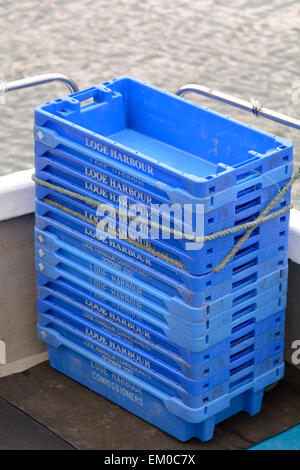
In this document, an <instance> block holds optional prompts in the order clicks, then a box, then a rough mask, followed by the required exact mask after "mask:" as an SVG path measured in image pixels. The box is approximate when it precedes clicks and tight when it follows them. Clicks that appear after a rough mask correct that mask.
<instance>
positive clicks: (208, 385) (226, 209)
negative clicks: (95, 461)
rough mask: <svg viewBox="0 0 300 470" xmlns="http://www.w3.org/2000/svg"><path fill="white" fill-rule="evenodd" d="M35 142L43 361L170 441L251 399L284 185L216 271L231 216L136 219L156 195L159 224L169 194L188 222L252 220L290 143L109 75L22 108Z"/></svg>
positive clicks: (288, 168)
mask: <svg viewBox="0 0 300 470" xmlns="http://www.w3.org/2000/svg"><path fill="white" fill-rule="evenodd" d="M35 152H36V178H37V179H36V182H37V183H38V184H37V185H36V228H35V247H36V269H37V283H38V311H39V322H38V332H39V337H40V338H41V339H42V340H44V341H45V342H46V343H47V345H48V350H49V356H50V363H51V365H52V366H53V367H54V368H56V369H57V370H59V371H61V372H62V373H64V374H66V375H68V376H70V377H72V378H73V379H75V380H77V381H78V382H80V383H82V384H83V385H85V386H87V387H89V388H91V389H92V390H94V391H96V392H98V393H99V394H101V395H103V396H104V397H106V398H108V399H109V400H112V401H113V402H115V403H117V404H118V405H120V406H122V407H123V408H125V409H127V410H129V411H131V412H133V413H134V414H136V415H137V416H139V417H141V418H143V419H145V420H146V421H148V422H150V423H152V424H154V425H155V426H157V427H159V428H161V429H163V430H164V431H166V432H168V433H170V434H171V435H173V436H175V437H176V438H178V439H180V440H183V441H185V440H188V439H190V438H192V437H198V438H199V439H201V440H203V441H206V440H209V439H211V438H212V436H213V433H214V426H215V424H217V423H219V422H221V421H223V420H224V419H227V418H228V417H230V416H232V415H233V414H235V413H238V412H239V411H246V412H248V413H249V414H251V415H254V414H256V413H258V412H259V411H260V409H261V405H262V398H263V393H264V389H265V387H267V386H269V385H271V384H272V383H274V382H276V381H278V380H279V379H280V378H282V376H283V372H284V362H283V346H284V321H285V307H286V294H287V238H288V218H289V216H288V211H286V212H284V208H285V207H287V206H288V205H289V203H290V191H287V192H286V193H285V194H284V195H283V196H282V198H281V199H280V200H279V201H278V203H277V204H276V205H275V206H274V207H273V208H272V209H271V212H276V211H278V210H281V212H280V213H279V214H278V215H276V216H274V217H273V218H270V220H268V221H265V222H263V223H260V224H259V225H257V226H256V228H254V229H253V231H252V233H251V235H250V236H249V238H248V239H247V240H245V242H244V243H243V244H242V245H241V247H240V248H239V250H238V251H237V253H234V254H233V257H232V258H231V259H230V261H229V262H228V263H227V264H226V265H225V266H224V267H222V268H221V269H219V265H220V263H221V262H222V260H224V258H225V257H226V255H227V254H228V253H229V252H230V250H231V249H232V248H233V246H234V245H235V244H236V243H237V242H238V241H239V240H240V239H241V237H242V235H243V234H244V233H245V229H240V230H239V231H233V232H229V233H228V234H226V235H223V236H220V237H218V238H214V237H210V238H209V239H205V241H204V242H201V240H199V239H197V240H198V241H192V240H191V239H190V238H188V237H185V236H184V237H182V238H180V237H176V236H175V235H174V234H173V232H172V233H171V236H169V237H168V236H166V233H167V232H166V231H164V230H161V229H159V230H158V232H159V237H158V238H155V237H154V236H153V233H154V229H155V227H156V226H154V228H153V227H151V230H150V231H149V232H148V234H147V233H146V235H145V233H144V232H143V231H142V230H141V227H143V228H144V222H143V221H144V220H145V219H147V217H148V215H149V213H150V212H151V210H153V212H152V213H151V214H152V219H151V220H153V219H154V218H156V219H155V220H157V222H158V226H160V227H161V226H165V225H164V224H165V219H163V217H162V216H161V213H160V209H158V208H161V207H162V206H161V205H162V204H164V205H165V207H170V206H172V205H175V206H172V207H173V209H174V214H173V212H172V213H171V217H170V228H171V230H172V229H173V230H177V226H178V224H179V225H180V223H182V221H183V220H182V213H180V212H179V213H177V212H176V211H175V209H176V208H177V209H178V208H182V207H185V208H186V210H187V212H186V213H184V215H185V216H186V214H188V216H189V217H188V216H186V217H187V218H188V220H189V221H190V222H189V224H186V226H183V228H189V229H190V230H191V229H192V228H193V229H196V228H197V227H198V226H197V227H196V225H197V223H198V219H197V217H198V215H197V214H200V216H199V220H201V221H202V224H201V230H202V232H201V236H202V235H204V236H209V235H212V234H215V233H218V232H220V231H223V230H224V229H229V228H232V227H236V226H238V225H240V224H247V223H249V222H253V221H255V220H256V219H257V217H258V216H259V215H260V214H261V212H262V211H263V209H265V208H266V206H267V205H268V204H269V202H270V201H271V200H272V199H273V198H274V197H275V196H276V195H277V194H278V193H279V192H280V190H281V189H282V188H284V187H285V185H286V184H287V183H288V182H289V181H290V179H291V175H292V169H293V163H292V145H291V144H290V143H289V142H287V141H286V140H283V139H281V138H278V137H275V136H272V135H269V134H266V133H264V132H261V131H258V130H257V129H254V128H252V127H251V126H247V125H244V124H242V123H240V122H237V121H234V120H232V119H229V118H228V117H226V116H222V115H220V114H218V113H215V112H212V111H210V110H208V109H206V108H201V107H199V106H196V105H194V104H192V103H189V102H187V101H185V100H183V99H182V98H179V97H176V96H174V95H172V94H169V93H167V92H165V91H161V90H159V89H157V88H155V87H152V86H149V85H147V84H145V83H143V82H139V81H137V80H134V79H131V78H119V79H114V80H111V81H110V82H106V83H104V84H102V85H99V86H97V87H92V88H90V89H88V90H85V91H82V92H78V93H75V94H73V95H70V96H67V97H65V98H63V99H57V100H54V101H51V102H48V103H45V104H43V105H41V106H39V107H37V108H36V112H35ZM121 201H122V204H123V206H122V207H123V209H124V208H126V210H127V215H126V217H127V219H124V214H123V212H120V207H121V206H120V202H121ZM100 204H106V205H108V206H106V207H107V212H106V213H105V217H106V222H107V225H106V226H104V225H99V224H100V222H101V220H102V221H103V220H104V219H103V218H101V215H103V214H104V212H102V213H101V215H99V208H100V207H102V208H103V206H100ZM136 204H140V206H139V207H140V213H139V214H140V215H141V219H142V222H141V223H140V225H139V224H136V225H134V224H133V223H132V222H133V221H134V220H136V219H135V218H134V216H133V214H134V210H135V209H136V206H135V205H136ZM141 204H143V206H141ZM141 207H142V209H141ZM197 208H200V209H199V211H198V209H197ZM110 209H114V210H110ZM114 211H115V212H114ZM114 214H115V215H114ZM121 216H122V217H121ZM154 216H155V217H154ZM147 220H150V219H147ZM147 226H148V225H147V224H146V227H147ZM105 227H106V228H105ZM113 229H116V230H115V234H114V233H113ZM177 232H178V230H177ZM182 232H184V230H183V229H182V231H181V233H182ZM184 233H185V232H184ZM188 233H189V234H190V232H188ZM124 234H125V235H124ZM179 234H180V230H179ZM113 235H114V236H113ZM167 235H168V233H167ZM173 235H174V236H173ZM215 268H217V270H215Z"/></svg>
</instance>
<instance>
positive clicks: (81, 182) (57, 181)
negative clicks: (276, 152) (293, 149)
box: [36, 157, 293, 247]
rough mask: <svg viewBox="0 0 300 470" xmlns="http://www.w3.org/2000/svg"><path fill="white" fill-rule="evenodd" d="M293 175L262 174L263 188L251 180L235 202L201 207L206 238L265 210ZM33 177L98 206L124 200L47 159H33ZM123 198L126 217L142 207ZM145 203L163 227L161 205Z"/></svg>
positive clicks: (286, 170)
mask: <svg viewBox="0 0 300 470" xmlns="http://www.w3.org/2000/svg"><path fill="white" fill-rule="evenodd" d="M292 172H293V162H290V163H289V164H287V165H283V166H281V167H278V168H276V169H275V170H272V171H270V172H268V173H266V174H264V175H263V178H264V180H265V183H264V184H259V183H257V182H256V181H253V180H250V181H249V182H248V186H247V187H245V188H243V189H240V188H239V191H237V192H236V197H235V199H234V200H233V201H232V202H230V203H225V202H224V201H223V203H222V205H220V206H219V207H214V204H213V205H210V206H209V210H207V208H206V207H205V205H203V204H201V205H202V206H203V226H204V229H205V234H207V233H211V231H212V230H214V231H218V230H220V229H222V228H226V227H229V226H232V225H233V223H232V219H234V218H236V219H237V220H238V219H245V218H246V217H248V216H249V215H251V214H253V213H254V212H255V210H256V211H257V210H261V208H262V207H265V205H266V203H267V202H269V200H270V199H273V198H274V197H275V196H276V195H277V194H278V192H279V191H280V189H281V188H282V187H283V186H285V185H286V184H287V183H288V181H289V180H290V178H291V176H292ZM36 176H37V177H38V178H40V179H41V180H43V181H47V182H49V183H51V184H54V185H57V186H59V187H61V188H65V189H68V190H70V191H75V192H76V193H77V194H81V195H82V196H86V197H87V198H92V199H94V200H96V201H98V202H99V203H103V204H111V205H112V206H114V207H116V208H118V207H119V198H120V197H124V193H122V192H120V191H118V189H116V188H111V189H110V188H109V187H107V185H105V184H101V183H95V182H93V180H92V179H91V178H90V177H89V176H88V175H86V174H82V173H78V172H76V171H75V170H74V169H73V168H72V167H71V168H70V167H69V166H68V165H62V164H59V163H56V162H53V161H52V160H51V159H49V158H43V157H37V158H36ZM38 188H39V189H40V190H41V191H39V192H38V193H37V195H38V197H39V198H40V197H43V194H45V187H40V186H38ZM134 188H135V186H134V185H133V186H132V191H134ZM43 190H44V191H43ZM46 191H48V192H49V194H54V195H55V194H56V193H57V191H53V190H48V189H46ZM46 194H47V193H46ZM126 198H127V208H128V213H129V214H133V215H134V214H135V210H132V207H134V206H135V205H136V204H137V203H141V201H139V199H138V197H136V198H134V197H131V196H130V195H126ZM144 199H146V201H147V203H144V202H142V204H143V207H145V217H146V213H147V215H148V217H149V215H150V213H151V212H150V209H151V211H152V212H153V213H154V214H158V215H160V223H162V219H161V214H160V211H159V210H157V209H156V207H155V205H158V204H159V205H160V204H163V202H162V201H159V200H156V199H154V200H153V199H152V198H151V197H150V196H148V197H147V194H145V195H144ZM288 200H289V198H288ZM198 204H200V202H198ZM181 207H183V206H181ZM195 209H196V205H195V204H194V205H192V204H191V205H187V207H185V210H186V211H187V213H189V214H190V216H191V220H192V223H193V226H194V225H195V216H193V217H192V213H194V212H195ZM205 209H206V210H205ZM175 215H176V214H174V216H173V215H172V217H171V219H172V221H173V219H174V218H176V217H175ZM177 220H178V218H177ZM179 220H180V222H182V217H181V218H179ZM172 227H173V224H172ZM168 243H173V244H175V245H179V246H182V247H185V242H184V240H173V239H172V240H168Z"/></svg>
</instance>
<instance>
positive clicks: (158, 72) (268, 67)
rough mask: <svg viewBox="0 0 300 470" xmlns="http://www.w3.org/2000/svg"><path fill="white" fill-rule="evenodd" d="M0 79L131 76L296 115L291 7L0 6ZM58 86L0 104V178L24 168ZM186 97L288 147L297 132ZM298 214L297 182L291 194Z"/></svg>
mask: <svg viewBox="0 0 300 470" xmlns="http://www.w3.org/2000/svg"><path fill="white" fill-rule="evenodd" d="M0 31H1V48H0V64H1V65H0V74H2V75H3V77H4V78H5V80H7V81H9V80H14V79H18V78H22V77H26V76H30V75H35V74H40V73H44V72H60V73H64V74H67V75H69V76H70V77H72V78H73V79H74V80H75V81H76V82H77V83H78V84H79V88H80V89H84V88H86V87H88V86H91V85H95V84H97V83H100V82H102V81H106V80H108V79H111V78H114V77H116V76H119V75H131V76H133V77H136V78H140V79H142V80H145V81H148V82H150V83H152V84H154V85H157V86H159V87H162V88H164V89H167V90H169V91H174V92H175V91H176V89H177V88H178V87H179V86H181V85H183V84H185V83H188V82H193V83H198V84H201V85H205V86H208V87H213V88H217V89H219V90H221V91H224V92H227V93H230V94H233V95H236V96H238V97H240V98H244V99H246V100H248V99H249V98H250V97H251V96H254V97H255V98H257V99H258V100H259V101H260V102H261V103H262V104H263V105H264V106H266V107H268V108H271V109H274V110H277V111H279V112H282V113H285V114H288V115H290V116H293V117H298V118H299V117H300V65H299V64H300V47H299V45H300V5H299V1H298V0H291V1H283V0H251V1H250V0H231V1H230V2H228V1H226V0H201V1H200V0H198V1H197V0H196V1H187V0H173V1H167V0H165V1H163V0H144V1H138V0H110V1H109V2H107V1H104V0H78V1H70V0H52V2H40V0H24V1H22V2H21V1H17V2H16V1H12V0H6V1H5V2H2V3H1V4H0ZM65 94H66V88H65V87H64V86H63V85H61V84H51V85H47V86H45V85H44V86H42V87H39V88H35V89H34V88H33V89H27V90H21V91H16V92H13V93H10V94H8V95H7V96H6V100H5V101H6V102H5V103H2V104H0V175H5V174H8V173H11V172H12V171H17V170H22V169H26V168H31V167H32V166H33V162H34V157H33V153H34V152H33V138H32V126H33V112H34V107H35V106H36V105H37V104H40V103H42V102H45V101H48V100H50V99H53V98H58V97H61V96H62V95H65ZM189 99H195V101H197V102H199V103H201V104H203V105H205V106H209V107H211V108H212V109H216V110H218V111H220V112H222V113H225V114H227V115H230V116H232V117H235V118H238V119H241V120H242V121H244V122H247V123H251V124H254V125H256V126H257V127H259V128H262V129H265V130H267V131H269V132H271V133H273V134H277V135H279V136H282V137H285V138H287V139H289V140H291V141H292V142H293V143H294V152H295V153H294V154H295V161H296V162H298V164H300V132H299V131H297V130H293V129H291V128H287V127H285V126H281V125H280V124H276V123H272V122H269V121H267V120H264V119H263V118H257V117H255V116H252V115H251V114H250V113H246V112H242V111H238V110H235V109H234V108H231V107H229V106H228V105H227V106H226V105H224V104H220V103H216V102H214V101H212V100H208V99H204V98H201V97H196V96H195V98H194V97H193V95H190V96H189ZM293 200H294V205H295V207H297V208H298V209H300V184H298V185H297V186H296V187H294V189H293Z"/></svg>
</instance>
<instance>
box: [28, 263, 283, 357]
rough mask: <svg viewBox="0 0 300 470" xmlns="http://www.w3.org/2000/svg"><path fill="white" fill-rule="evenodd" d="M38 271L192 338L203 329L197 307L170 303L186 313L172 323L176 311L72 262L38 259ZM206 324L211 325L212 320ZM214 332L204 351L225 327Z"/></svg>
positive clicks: (249, 278)
mask: <svg viewBox="0 0 300 470" xmlns="http://www.w3.org/2000/svg"><path fill="white" fill-rule="evenodd" d="M265 264H267V263H265ZM262 266H263V267H264V265H258V266H256V268H261V267H262ZM271 266H273V263H271ZM36 268H37V270H38V271H39V272H40V271H43V275H45V276H46V277H47V278H49V279H52V280H56V279H64V280H67V281H69V282H71V283H73V284H75V285H76V284H77V285H78V287H83V288H85V289H86V290H87V291H88V292H93V291H94V292H95V294H93V295H95V297H96V298H97V297H98V298H100V299H105V302H106V303H107V304H108V305H110V306H113V305H115V304H116V303H117V302H116V301H117V300H118V301H119V302H121V303H122V305H123V306H124V307H125V308H126V307H127V308H128V309H131V310H133V309H135V312H137V314H138V312H140V313H142V312H143V313H147V314H148V315H151V316H152V317H154V318H157V319H159V320H164V319H168V321H169V322H171V323H172V325H177V324H179V327H178V328H181V330H182V329H184V332H183V334H184V333H185V334H186V335H187V336H188V334H190V335H191V336H189V337H193V335H194V334H195V330H196V331H197V332H198V331H199V330H200V331H202V329H203V327H202V325H201V327H200V328H199V329H198V328H197V323H196V322H197V319H198V318H199V317H198V318H197V313H198V312H197V310H198V309H197V308H193V307H189V306H187V305H186V304H184V303H182V304H181V305H178V304H176V303H175V305H174V303H171V302H172V300H171V302H170V305H171V307H173V308H174V307H175V308H176V309H178V307H179V308H180V309H181V311H182V312H185V313H186V317H185V319H181V320H180V319H179V318H178V317H176V315H175V317H176V318H175V320H174V321H172V320H171V318H172V314H173V312H172V311H171V309H169V310H167V309H163V308H162V306H159V305H155V304H154V303H153V302H151V300H148V299H145V298H142V297H140V296H137V295H136V294H133V293H132V291H128V290H125V289H121V288H120V287H118V286H116V285H115V284H114V283H111V282H109V281H106V280H103V278H101V279H99V278H98V276H93V275H90V273H89V272H88V271H87V270H85V269H83V268H82V267H81V266H79V265H78V264H74V263H69V262H68V261H66V262H63V263H59V265H57V266H53V265H51V264H48V263H46V262H45V261H43V262H41V261H39V260H38V259H37V260H36ZM272 271H273V269H272V270H271V272H272ZM246 279H247V281H248V286H249V285H250V284H249V282H253V283H254V282H255V281H256V280H257V271H256V272H254V275H252V276H251V275H250V276H247V278H246ZM283 295H284V294H283ZM175 300H176V299H175ZM281 302H282V300H281ZM239 307H240V306H239ZM239 307H238V308H236V309H234V311H233V313H235V312H236V313H237V314H238V312H239V311H240V309H239ZM188 308H189V309H191V310H192V313H194V314H196V322H190V319H189V317H188V313H189V311H188ZM200 312H201V310H200ZM200 312H199V313H200ZM221 312H222V310H220V313H221ZM223 318H224V317H223V316H222V314H221V317H219V318H218V315H214V319H213V320H212V323H213V324H214V323H215V324H217V323H218V322H222V319H223ZM198 321H199V320H198ZM207 321H208V322H209V320H207ZM206 324H207V323H206ZM220 330H221V331H220ZM212 331H214V334H212V332H210V331H209V329H208V334H207V335H205V340H204V338H203V348H205V347H207V346H209V345H212V344H213V343H212V342H215V341H216V339H217V337H218V336H219V335H221V336H224V335H226V329H225V327H224V326H223V327H222V328H218V329H217V330H212ZM209 333H210V334H209Z"/></svg>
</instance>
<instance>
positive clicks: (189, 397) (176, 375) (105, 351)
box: [39, 308, 284, 408]
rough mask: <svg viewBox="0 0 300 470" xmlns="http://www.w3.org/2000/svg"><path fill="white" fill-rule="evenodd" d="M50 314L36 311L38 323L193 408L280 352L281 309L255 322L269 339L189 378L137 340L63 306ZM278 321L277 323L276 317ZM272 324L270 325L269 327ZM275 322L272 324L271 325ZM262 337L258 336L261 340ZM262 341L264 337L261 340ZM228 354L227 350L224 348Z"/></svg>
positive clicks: (257, 370)
mask: <svg viewBox="0 0 300 470" xmlns="http://www.w3.org/2000/svg"><path fill="white" fill-rule="evenodd" d="M50 311H51V313H50V314H46V315H45V314H41V313H40V315H39V325H41V326H44V327H46V328H48V327H49V328H51V329H52V330H54V331H57V332H59V333H60V334H61V335H62V336H64V337H66V338H68V339H70V340H71V341H72V342H74V343H75V344H78V345H79V346H82V347H84V348H87V349H88V350H91V351H93V352H94V353H95V354H96V355H99V356H100V357H101V358H105V359H106V360H109V361H113V362H115V363H117V364H118V367H120V368H121V369H127V370H129V371H130V372H131V374H132V375H133V376H135V377H139V378H142V379H143V380H144V381H145V382H147V383H149V384H151V385H153V386H155V387H157V388H159V389H160V390H162V391H165V392H167V393H168V394H171V395H172V394H173V395H174V396H176V397H177V398H179V399H180V400H182V401H183V402H184V403H185V404H186V405H188V406H191V407H193V408H197V407H199V406H201V404H202V402H203V397H204V396H207V401H211V400H213V399H215V398H217V397H219V396H222V395H224V394H226V393H228V390H229V387H230V383H232V382H237V381H239V383H242V382H243V380H244V379H245V377H248V376H249V374H251V375H252V378H255V377H257V376H258V375H259V374H261V373H262V370H263V369H264V368H265V367H266V363H267V362H268V363H271V362H272V361H273V360H278V359H280V358H281V357H282V356H283V351H282V348H283V342H282V341H281V343H279V341H278V339H280V337H281V339H282V338H283V334H284V324H283V323H282V320H283V319H284V312H278V313H276V314H274V315H273V316H272V318H269V319H268V320H267V321H264V322H257V323H256V325H255V329H256V330H255V331H257V335H258V337H261V336H262V333H261V332H262V331H264V330H265V336H268V338H269V340H270V339H271V338H272V341H269V342H268V343H267V345H266V347H265V348H263V349H257V350H254V351H252V350H251V349H248V348H247V350H246V351H243V352H240V353H238V354H234V353H233V352H232V354H231V357H230V364H229V367H227V368H224V369H221V370H219V371H217V372H215V373H209V374H206V376H205V377H204V378H203V379H200V380H199V379H198V380H194V379H190V378H188V377H186V376H185V375H183V374H182V372H181V371H180V370H178V369H175V368H173V367H172V366H170V365H169V364H166V363H165V362H164V360H163V357H160V358H157V357H153V355H152V354H151V353H148V352H147V351H143V350H141V348H139V347H138V346H137V345H136V344H128V342H127V341H126V340H125V341H124V340H122V339H120V338H119V337H117V336H113V335H111V334H110V333H109V332H107V331H105V330H103V329H102V330H99V329H98V331H97V329H93V330H92V331H91V330H90V329H89V326H88V325H87V322H86V321H82V320H79V319H77V318H76V317H74V316H72V314H70V315H69V316H68V314H67V312H66V311H62V309H59V308H56V309H53V308H52V309H50ZM276 320H278V321H281V323H277V321H276ZM271 324H273V328H271ZM274 325H275V326H274ZM255 336H256V333H255ZM261 339H262V338H260V340H261ZM264 341H265V340H264ZM227 354H228V352H227Z"/></svg>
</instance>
